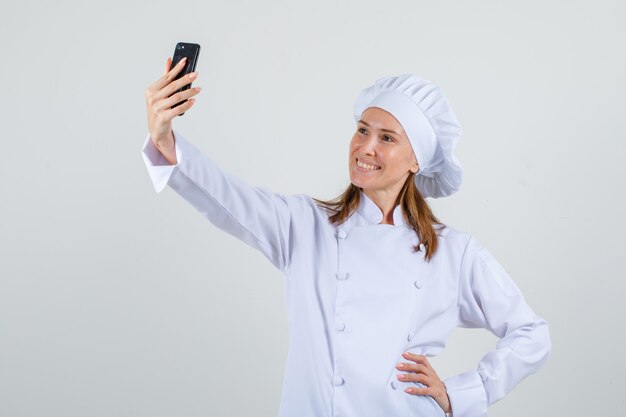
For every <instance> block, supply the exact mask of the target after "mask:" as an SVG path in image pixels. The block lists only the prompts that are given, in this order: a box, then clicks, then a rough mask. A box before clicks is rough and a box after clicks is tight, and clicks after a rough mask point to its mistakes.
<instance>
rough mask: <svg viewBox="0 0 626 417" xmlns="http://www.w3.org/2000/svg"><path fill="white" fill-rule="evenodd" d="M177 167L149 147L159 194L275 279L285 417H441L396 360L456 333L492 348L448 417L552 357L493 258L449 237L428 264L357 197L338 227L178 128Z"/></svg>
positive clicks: (400, 220) (542, 331) (477, 413)
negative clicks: (283, 328)
mask: <svg viewBox="0 0 626 417" xmlns="http://www.w3.org/2000/svg"><path fill="white" fill-rule="evenodd" d="M174 137H175V144H176V157H177V161H178V163H177V165H168V163H167V161H166V160H165V159H164V158H163V156H162V155H161V154H160V152H159V151H158V150H157V149H156V147H155V146H154V145H153V143H152V141H151V139H150V136H149V135H148V137H147V138H146V140H145V143H144V146H143V148H142V155H143V158H144V161H145V164H146V167H147V169H148V172H149V175H150V178H151V180H152V182H153V185H154V188H155V190H156V191H157V192H161V191H162V190H163V189H164V188H165V186H166V185H169V186H170V187H171V188H172V189H173V190H174V191H176V192H177V193H178V194H179V195H180V196H182V197H183V198H184V199H185V200H187V201H188V202H189V203H191V204H192V205H193V206H194V207H195V208H196V209H197V210H198V211H200V213H201V214H202V215H203V216H204V217H206V218H207V219H208V220H209V221H211V223H213V224H214V225H215V226H217V227H218V228H220V229H221V230H223V231H225V232H227V233H229V234H231V235H233V236H235V237H237V238H239V239H240V240H242V241H244V242H245V243H247V244H248V245H250V246H252V247H254V248H256V249H258V250H259V251H261V252H262V253H263V255H265V256H266V257H267V258H268V259H269V260H270V261H271V262H272V264H273V265H274V266H275V267H276V268H278V269H279V270H280V271H281V272H282V274H283V276H284V279H283V283H284V289H285V292H284V294H285V297H286V299H285V303H286V309H287V316H288V328H289V351H288V356H287V365H286V370H285V375H284V384H283V392H282V400H281V404H280V411H279V416H280V417H396V416H398V417H400V416H402V417H411V416H416V417H417V416H420V417H429V416H432V417H434V416H444V412H443V410H442V409H441V407H440V406H439V405H438V404H437V403H436V401H435V400H434V399H433V398H432V397H430V396H416V395H411V394H408V393H406V392H405V391H404V389H405V388H407V387H409V386H416V385H417V386H423V385H421V384H420V383H414V382H402V381H398V379H397V377H396V375H397V374H398V373H404V372H400V371H398V370H397V369H396V367H395V366H396V364H398V363H400V362H408V361H407V360H406V359H404V358H403V357H402V353H403V352H405V351H409V352H412V353H417V354H423V355H426V356H434V355H437V354H438V353H440V352H441V351H442V350H443V349H444V348H445V345H446V341H447V339H448V336H449V335H450V333H451V332H452V330H453V329H454V328H455V327H457V326H460V327H483V328H486V329H488V330H489V331H491V332H492V333H493V334H495V335H496V336H497V337H498V338H500V340H499V341H498V343H497V344H496V347H495V349H494V350H492V351H490V352H488V353H487V354H486V355H485V356H484V357H483V358H482V359H481V360H480V362H479V364H478V367H477V369H476V370H470V371H467V372H464V373H461V374H459V375H455V376H453V377H450V378H447V379H445V380H444V381H443V382H444V383H445V385H446V388H447V391H448V395H449V397H450V402H451V405H452V410H453V413H454V417H484V416H486V415H487V407H488V405H490V404H492V403H494V402H495V401H498V400H499V399H501V398H502V397H504V396H505V395H506V394H507V393H508V392H509V391H510V390H511V389H512V388H513V387H514V386H515V385H516V384H517V383H519V382H520V381H521V380H522V379H523V378H525V377H526V376H528V375H529V374H531V373H534V372H536V371H537V370H538V369H539V368H540V367H541V366H542V365H543V364H544V363H545V361H546V359H547V357H548V356H549V353H550V348H551V342H550V335H549V328H548V324H547V322H546V321H545V320H544V319H542V318H541V317H539V316H537V315H536V314H535V313H534V312H533V310H531V308H530V307H529V306H528V305H527V303H526V302H525V300H524V297H523V295H522V293H521V292H520V290H519V288H518V287H517V286H516V285H515V283H514V282H513V281H512V280H511V278H510V276H509V275H508V274H507V272H506V271H505V270H504V268H503V267H502V266H501V265H500V264H499V263H498V261H497V260H496V259H495V258H494V257H493V256H492V254H491V253H490V252H489V251H488V250H487V249H485V248H484V247H482V246H481V245H480V243H478V242H477V241H476V239H475V238H474V237H472V236H471V235H470V234H468V233H464V232H461V231H458V230H455V229H453V228H450V227H445V228H443V230H442V231H441V237H440V247H439V249H438V251H437V253H436V254H435V256H434V257H433V258H432V260H431V261H430V262H426V261H425V260H424V258H423V252H417V253H415V252H413V251H412V245H414V244H416V243H419V242H418V240H417V239H418V238H417V235H416V233H415V231H413V230H412V229H410V228H409V226H408V224H407V223H406V222H405V220H404V217H403V216H402V212H401V206H397V207H396V208H395V209H394V211H393V221H394V225H389V224H379V223H380V222H381V221H382V218H383V216H382V212H381V210H380V209H379V208H378V207H377V206H376V204H375V203H374V202H373V201H372V200H370V199H369V198H368V197H367V195H365V194H364V193H363V192H361V203H360V205H359V207H358V209H357V212H356V213H354V214H353V215H352V216H351V217H349V218H348V219H347V220H346V221H345V222H344V223H343V224H341V225H339V226H338V227H335V226H334V225H332V224H331V223H330V222H329V221H328V215H329V214H328V213H327V212H326V211H325V210H324V209H322V208H319V207H318V206H317V205H316V204H315V202H314V201H313V200H312V199H311V198H310V197H308V196H306V195H304V194H298V195H283V194H280V193H276V192H272V191H271V190H269V189H267V188H264V187H255V186H251V185H248V184H247V183H245V182H244V181H242V180H241V179H239V178H238V177H236V176H234V175H232V174H230V173H228V172H225V171H224V170H222V169H221V168H220V166H218V165H217V164H216V162H214V161H213V160H212V159H210V158H208V157H207V156H206V155H203V154H202V153H201V152H200V151H199V150H198V149H197V148H196V147H195V146H194V145H192V144H191V143H190V142H189V141H187V140H186V139H185V138H184V137H183V136H181V135H180V133H178V132H176V131H174Z"/></svg>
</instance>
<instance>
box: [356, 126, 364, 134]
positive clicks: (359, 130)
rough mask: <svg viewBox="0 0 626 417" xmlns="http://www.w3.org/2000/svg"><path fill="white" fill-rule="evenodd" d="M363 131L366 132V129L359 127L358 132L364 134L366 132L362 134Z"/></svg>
mask: <svg viewBox="0 0 626 417" xmlns="http://www.w3.org/2000/svg"><path fill="white" fill-rule="evenodd" d="M362 130H365V128H364V127H359V128H358V129H357V132H359V133H364V132H361V131H362Z"/></svg>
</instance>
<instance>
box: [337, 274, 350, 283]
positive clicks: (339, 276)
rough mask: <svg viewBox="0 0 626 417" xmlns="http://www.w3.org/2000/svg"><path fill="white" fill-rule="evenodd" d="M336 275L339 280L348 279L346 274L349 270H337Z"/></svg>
mask: <svg viewBox="0 0 626 417" xmlns="http://www.w3.org/2000/svg"><path fill="white" fill-rule="evenodd" d="M335 275H336V276H337V279H338V280H339V281H345V280H347V279H348V275H350V273H349V272H339V273H337V274H335Z"/></svg>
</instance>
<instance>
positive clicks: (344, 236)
mask: <svg viewBox="0 0 626 417" xmlns="http://www.w3.org/2000/svg"><path fill="white" fill-rule="evenodd" d="M337 236H339V239H345V238H346V237H347V236H348V234H347V233H346V231H345V230H343V229H341V230H339V232H337Z"/></svg>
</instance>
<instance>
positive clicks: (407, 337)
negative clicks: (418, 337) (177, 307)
mask: <svg viewBox="0 0 626 417" xmlns="http://www.w3.org/2000/svg"><path fill="white" fill-rule="evenodd" d="M411 339H413V334H411V333H409V334H408V335H407V336H406V340H408V341H409V342H410V341H411Z"/></svg>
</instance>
